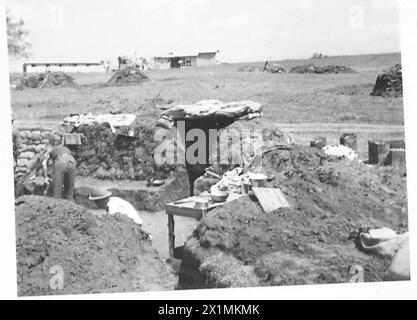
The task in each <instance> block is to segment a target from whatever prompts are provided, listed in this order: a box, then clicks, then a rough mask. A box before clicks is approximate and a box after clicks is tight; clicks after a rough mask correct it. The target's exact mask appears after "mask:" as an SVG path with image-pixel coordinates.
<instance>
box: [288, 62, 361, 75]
mask: <svg viewBox="0 0 417 320" xmlns="http://www.w3.org/2000/svg"><path fill="white" fill-rule="evenodd" d="M290 73H299V74H306V73H315V74H329V73H356V71H355V70H354V69H352V68H350V67H346V66H338V65H328V66H323V67H321V66H316V65H314V64H304V65H299V66H295V67H293V68H292V69H291V70H290Z"/></svg>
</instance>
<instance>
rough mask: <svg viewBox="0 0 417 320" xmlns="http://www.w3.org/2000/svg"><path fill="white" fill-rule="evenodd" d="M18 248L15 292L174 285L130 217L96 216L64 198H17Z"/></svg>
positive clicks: (96, 290)
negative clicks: (16, 290)
mask: <svg viewBox="0 0 417 320" xmlns="http://www.w3.org/2000/svg"><path fill="white" fill-rule="evenodd" d="M16 250H17V274H18V275H17V277H18V294H19V296H34V295H55V294H59V295H66V294H90V293H109V292H126V291H149V290H172V289H174V288H175V285H176V280H177V279H176V277H175V276H173V274H172V273H171V272H170V271H169V269H168V267H167V265H166V264H165V263H164V262H163V261H162V260H161V259H160V258H159V257H158V254H157V252H156V251H155V250H154V249H153V248H152V245H151V242H150V241H149V240H148V237H147V235H146V233H145V232H143V231H142V229H141V228H140V227H139V226H138V225H136V224H135V223H133V221H132V220H130V219H129V218H127V217H125V216H118V215H116V216H110V215H103V216H101V217H96V216H95V215H93V213H92V212H91V211H89V210H87V209H85V208H83V207H80V206H78V205H76V204H74V203H72V202H69V201H66V200H55V199H52V198H45V197H36V196H24V197H21V198H18V199H17V200H16ZM61 276H62V277H61ZM60 279H61V280H62V282H61V283H60Z"/></svg>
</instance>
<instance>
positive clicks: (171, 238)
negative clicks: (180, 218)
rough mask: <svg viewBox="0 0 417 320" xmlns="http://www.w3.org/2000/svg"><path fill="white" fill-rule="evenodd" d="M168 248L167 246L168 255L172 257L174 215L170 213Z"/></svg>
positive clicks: (173, 247)
mask: <svg viewBox="0 0 417 320" xmlns="http://www.w3.org/2000/svg"><path fill="white" fill-rule="evenodd" d="M168 248H169V257H170V258H174V249H175V222H174V216H173V215H172V214H168Z"/></svg>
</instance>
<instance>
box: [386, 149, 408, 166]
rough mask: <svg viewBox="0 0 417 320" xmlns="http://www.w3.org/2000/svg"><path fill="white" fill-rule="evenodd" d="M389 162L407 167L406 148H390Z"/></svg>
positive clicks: (392, 164)
mask: <svg viewBox="0 0 417 320" xmlns="http://www.w3.org/2000/svg"><path fill="white" fill-rule="evenodd" d="M388 164H389V165H391V166H393V167H394V168H405V167H406V159H405V149H390V151H389V157H388Z"/></svg>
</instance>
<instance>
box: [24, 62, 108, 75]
mask: <svg viewBox="0 0 417 320" xmlns="http://www.w3.org/2000/svg"><path fill="white" fill-rule="evenodd" d="M47 71H53V72H56V71H61V72H66V73H71V72H83V73H88V72H106V65H105V64H104V63H102V62H27V63H24V64H23V73H43V72H47Z"/></svg>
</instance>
